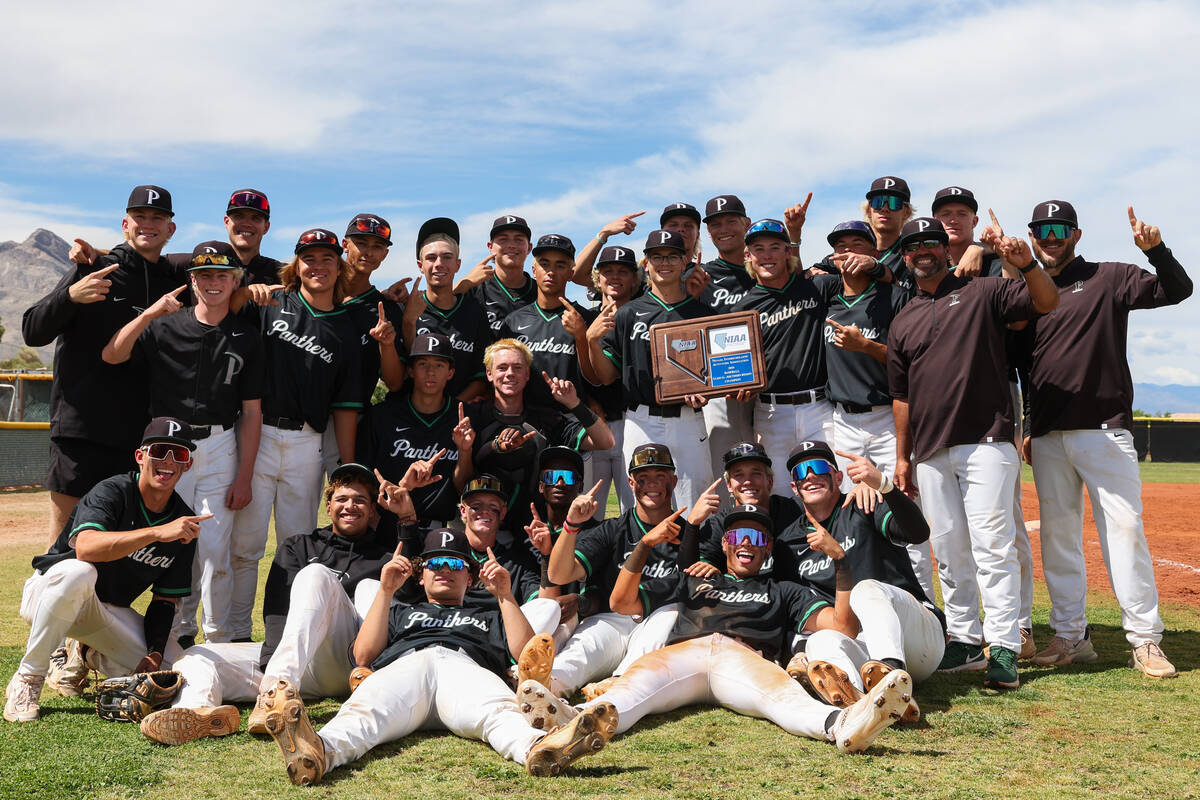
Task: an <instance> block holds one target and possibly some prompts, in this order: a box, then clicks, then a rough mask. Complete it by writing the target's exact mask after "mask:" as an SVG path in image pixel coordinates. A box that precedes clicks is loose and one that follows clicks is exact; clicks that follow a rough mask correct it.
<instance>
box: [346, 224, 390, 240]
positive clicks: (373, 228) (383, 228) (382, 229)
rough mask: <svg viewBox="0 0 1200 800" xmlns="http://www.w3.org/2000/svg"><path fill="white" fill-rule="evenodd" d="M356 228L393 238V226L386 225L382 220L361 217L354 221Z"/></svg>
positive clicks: (384, 237) (382, 236) (362, 231)
mask: <svg viewBox="0 0 1200 800" xmlns="http://www.w3.org/2000/svg"><path fill="white" fill-rule="evenodd" d="M354 229H355V230H356V231H358V232H359V233H370V234H373V235H375V236H379V237H380V238H383V239H391V238H392V229H391V226H389V225H384V224H383V223H382V222H373V221H371V220H369V219H359V220H355V221H354Z"/></svg>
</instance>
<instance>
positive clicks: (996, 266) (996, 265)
mask: <svg viewBox="0 0 1200 800" xmlns="http://www.w3.org/2000/svg"><path fill="white" fill-rule="evenodd" d="M972 244H974V245H976V246H979V247H982V245H980V244H979V242H972ZM957 266H958V264H956V263H951V264H950V269H951V270H953V269H954V268H955V267H957ZM976 277H978V278H1003V277H1004V264H1003V262H1001V260H1000V256H999V255H997V254H996V253H991V252H988V251H987V250H985V251H984V253H983V264H982V266H981V267H980V270H979V274H978V275H977V276H976Z"/></svg>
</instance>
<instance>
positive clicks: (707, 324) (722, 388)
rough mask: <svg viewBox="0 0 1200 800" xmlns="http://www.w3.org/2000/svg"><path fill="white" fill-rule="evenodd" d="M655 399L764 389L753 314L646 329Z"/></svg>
mask: <svg viewBox="0 0 1200 800" xmlns="http://www.w3.org/2000/svg"><path fill="white" fill-rule="evenodd" d="M649 336H650V363H651V368H652V370H653V372H654V399H655V401H656V402H658V403H659V404H660V405H665V404H670V403H676V402H678V401H680V400H682V399H683V398H684V397H685V396H686V395H689V394H698V395H703V396H705V397H715V396H720V395H725V394H729V393H731V392H736V391H737V390H738V389H762V388H764V387H765V386H766V385H767V366H766V361H765V359H764V358H763V349H762V328H761V326H760V324H759V320H758V312H757V311H736V312H734V313H732V314H716V315H714V316H711V317H699V318H697V319H682V320H676V321H675V322H660V323H659V324H657V325H651V326H650V331H649Z"/></svg>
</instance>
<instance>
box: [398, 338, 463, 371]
mask: <svg viewBox="0 0 1200 800" xmlns="http://www.w3.org/2000/svg"><path fill="white" fill-rule="evenodd" d="M422 356H436V357H437V358H444V359H446V360H447V361H449V362H450V363H451V364H453V363H454V348H453V347H452V346H451V345H450V337H449V336H443V335H442V334H440V333H422V334H421V335H420V336H418V337H417V338H416V340H414V341H413V345H412V349H411V350H410V351H409V353H408V357H409V359H410V360H411V359H415V358H420V357H422Z"/></svg>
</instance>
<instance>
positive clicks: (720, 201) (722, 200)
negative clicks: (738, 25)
mask: <svg viewBox="0 0 1200 800" xmlns="http://www.w3.org/2000/svg"><path fill="white" fill-rule="evenodd" d="M728 202H729V201H728V200H726V199H725V198H724V197H718V198H717V211H720V210H721V209H723V208H724V207H725V204H726V203H728Z"/></svg>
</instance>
